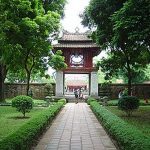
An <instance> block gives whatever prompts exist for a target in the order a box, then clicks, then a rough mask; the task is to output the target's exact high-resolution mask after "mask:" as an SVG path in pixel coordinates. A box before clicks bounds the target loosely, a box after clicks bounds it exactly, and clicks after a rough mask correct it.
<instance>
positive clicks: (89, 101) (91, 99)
mask: <svg viewBox="0 0 150 150" xmlns="http://www.w3.org/2000/svg"><path fill="white" fill-rule="evenodd" d="M92 101H96V99H94V98H93V97H89V98H88V100H87V104H88V105H90V103H91V102H92Z"/></svg>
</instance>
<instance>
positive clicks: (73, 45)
mask: <svg viewBox="0 0 150 150" xmlns="http://www.w3.org/2000/svg"><path fill="white" fill-rule="evenodd" d="M54 47H55V48H63V47H65V48H92V47H95V48H98V46H97V45H96V44H95V43H60V44H56V45H54Z"/></svg>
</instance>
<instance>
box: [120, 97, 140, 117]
mask: <svg viewBox="0 0 150 150" xmlns="http://www.w3.org/2000/svg"><path fill="white" fill-rule="evenodd" d="M139 105H140V103H139V99H138V98H137V97H135V96H123V97H122V98H120V99H119V101H118V108H119V109H120V110H123V111H125V112H126V113H127V115H128V116H131V115H132V112H133V111H135V110H136V109H138V108H139Z"/></svg>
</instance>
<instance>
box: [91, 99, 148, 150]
mask: <svg viewBox="0 0 150 150" xmlns="http://www.w3.org/2000/svg"><path fill="white" fill-rule="evenodd" d="M90 105H91V109H92V110H93V112H94V113H95V115H96V116H97V118H98V119H99V120H100V122H101V123H102V125H103V126H104V127H105V128H106V130H107V131H108V133H109V134H110V135H111V136H112V138H114V139H115V140H116V141H117V143H118V146H119V149H120V150H149V149H150V142H149V141H150V137H148V136H145V135H144V134H143V133H142V132H141V131H139V130H138V129H137V128H136V127H133V126H132V125H129V124H128V123H126V122H125V121H123V120H122V119H121V118H119V117H118V116H116V115H114V114H113V113H111V112H110V111H108V110H107V109H105V107H103V106H100V105H99V103H98V102H96V101H94V102H91V103H90Z"/></svg>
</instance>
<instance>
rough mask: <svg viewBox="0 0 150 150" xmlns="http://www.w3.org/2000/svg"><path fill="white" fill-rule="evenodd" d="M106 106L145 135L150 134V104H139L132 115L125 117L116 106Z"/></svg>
mask: <svg viewBox="0 0 150 150" xmlns="http://www.w3.org/2000/svg"><path fill="white" fill-rule="evenodd" d="M106 108H107V109H108V110H110V111H111V112H112V113H114V114H116V115H117V116H119V117H121V118H122V119H123V120H125V121H126V122H128V123H129V124H131V125H133V126H136V127H137V128H138V129H139V130H141V131H142V132H143V133H144V134H145V135H148V136H150V106H140V108H139V109H138V110H137V111H135V112H133V116H132V117H127V116H126V114H125V113H124V112H123V111H121V110H119V109H118V108H117V107H116V106H107V107H106Z"/></svg>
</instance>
